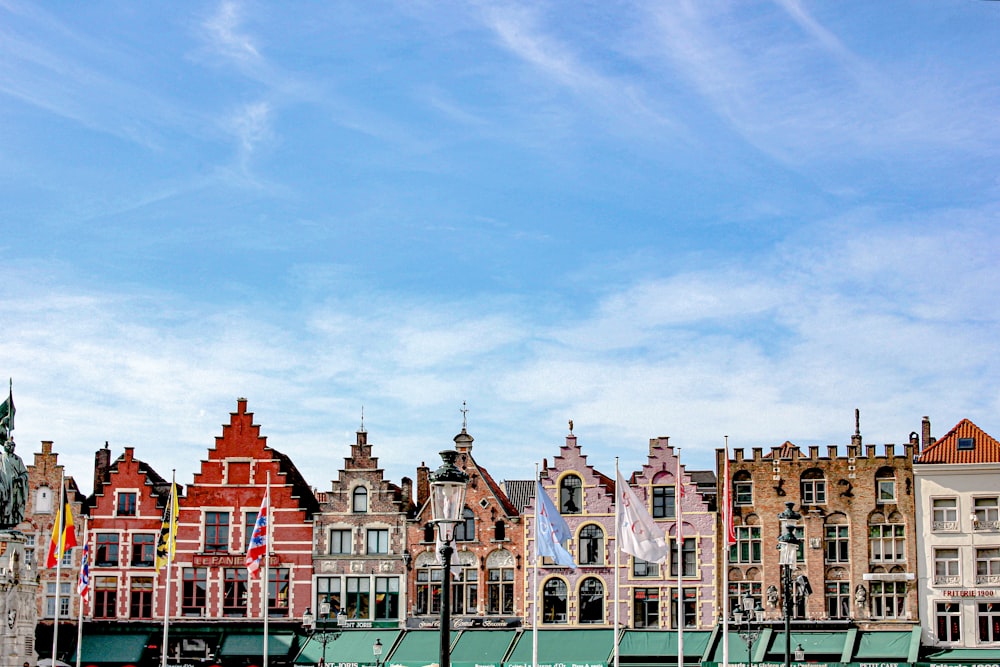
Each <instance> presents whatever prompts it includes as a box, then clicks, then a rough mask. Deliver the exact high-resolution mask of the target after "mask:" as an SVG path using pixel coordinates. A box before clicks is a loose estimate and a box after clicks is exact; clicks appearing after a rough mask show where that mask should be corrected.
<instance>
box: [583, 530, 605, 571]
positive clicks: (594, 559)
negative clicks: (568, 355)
mask: <svg viewBox="0 0 1000 667" xmlns="http://www.w3.org/2000/svg"><path fill="white" fill-rule="evenodd" d="M579 563H580V565H604V531H603V530H601V527H600V526H598V525H596V524H593V523H588V524H587V525H586V526H584V527H583V528H581V529H580V560H579Z"/></svg>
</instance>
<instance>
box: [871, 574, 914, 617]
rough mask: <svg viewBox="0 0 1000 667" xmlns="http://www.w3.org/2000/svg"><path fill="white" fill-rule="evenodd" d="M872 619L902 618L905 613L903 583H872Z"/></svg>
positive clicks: (904, 589) (904, 584)
mask: <svg viewBox="0 0 1000 667" xmlns="http://www.w3.org/2000/svg"><path fill="white" fill-rule="evenodd" d="M869 588H870V590H871V598H872V599H871V603H872V618H875V619H879V618H904V617H905V613H906V582H905V581H873V582H872V583H871V586H870V587H869Z"/></svg>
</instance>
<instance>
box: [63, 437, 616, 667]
mask: <svg viewBox="0 0 1000 667" xmlns="http://www.w3.org/2000/svg"><path fill="white" fill-rule="evenodd" d="M620 483H621V475H620V474H619V472H618V457H617V456H616V457H615V484H620ZM616 491H617V489H616ZM619 498H621V492H617V493H615V633H614V636H613V638H612V641H613V642H614V655H615V660H614V667H618V623H619V620H618V607H619V604H620V602H619V588H620V587H621V572H620V571H619V569H618V568H620V567H621V563H620V558H619V553H620V552H621V548H620V547H621V543H620V542H619V541H618V526H620V525H621V503H619V502H618V499H619ZM77 667H79V665H77Z"/></svg>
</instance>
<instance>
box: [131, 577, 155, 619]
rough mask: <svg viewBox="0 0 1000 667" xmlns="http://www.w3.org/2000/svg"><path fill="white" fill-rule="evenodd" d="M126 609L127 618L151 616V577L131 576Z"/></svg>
mask: <svg viewBox="0 0 1000 667" xmlns="http://www.w3.org/2000/svg"><path fill="white" fill-rule="evenodd" d="M128 609H129V611H128V615H129V618H153V578H152V577H132V582H131V585H130V587H129V601H128Z"/></svg>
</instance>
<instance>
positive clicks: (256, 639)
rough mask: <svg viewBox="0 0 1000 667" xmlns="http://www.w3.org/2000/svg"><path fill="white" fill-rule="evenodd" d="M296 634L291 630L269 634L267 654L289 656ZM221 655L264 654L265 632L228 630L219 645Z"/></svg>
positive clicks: (251, 655) (250, 655)
mask: <svg viewBox="0 0 1000 667" xmlns="http://www.w3.org/2000/svg"><path fill="white" fill-rule="evenodd" d="M294 641H295V635H294V634H292V633H291V632H272V633H269V634H268V636H267V654H268V655H275V656H287V655H288V653H289V652H290V651H291V650H292V644H293V643H294ZM219 655H220V656H226V657H236V656H249V657H254V656H263V655H264V633H263V632H238V633H237V632H227V633H226V636H225V637H224V638H223V639H222V644H221V645H220V646H219Z"/></svg>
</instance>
